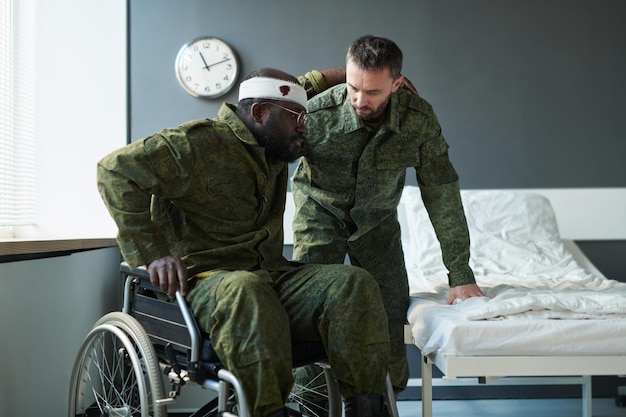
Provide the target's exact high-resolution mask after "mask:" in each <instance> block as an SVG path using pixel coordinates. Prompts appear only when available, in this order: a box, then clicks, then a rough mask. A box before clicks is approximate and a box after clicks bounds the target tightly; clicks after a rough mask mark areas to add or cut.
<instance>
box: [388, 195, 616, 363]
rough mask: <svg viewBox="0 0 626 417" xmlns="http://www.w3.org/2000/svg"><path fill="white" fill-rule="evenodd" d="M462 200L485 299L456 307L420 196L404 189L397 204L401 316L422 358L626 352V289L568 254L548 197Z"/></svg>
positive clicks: (473, 263) (577, 254) (471, 197)
mask: <svg viewBox="0 0 626 417" xmlns="http://www.w3.org/2000/svg"><path fill="white" fill-rule="evenodd" d="M462 199H463V204H464V207H465V211H466V216H467V219H468V225H469V227H470V237H471V241H472V251H471V253H472V257H471V260H470V265H471V267H472V269H473V270H474V272H475V274H476V280H477V283H478V284H479V285H480V286H481V288H482V289H483V291H484V292H485V294H486V297H483V298H476V299H471V300H466V301H464V302H463V303H460V304H458V305H455V306H448V305H446V304H445V301H446V299H447V270H446V269H445V267H444V266H443V262H442V260H441V254H440V248H439V243H438V241H437V239H436V237H435V233H434V231H433V229H432V226H431V225H430V221H429V219H428V215H427V213H426V210H425V208H424V207H423V204H422V202H421V197H420V194H419V189H417V188H416V187H407V189H405V193H404V194H403V197H402V201H401V210H400V211H399V216H400V219H401V222H402V223H403V245H404V250H405V256H406V263H407V270H408V273H409V282H410V287H411V295H412V302H411V306H410V308H409V311H408V314H407V317H408V321H409V323H410V324H411V327H412V334H413V337H414V339H415V343H416V345H417V346H418V347H419V348H420V349H421V350H422V352H423V353H424V354H427V355H428V354H431V353H433V352H438V353H444V354H453V355H457V356H510V355H525V356H528V355H531V356H538V355H553V356H563V355H571V356H583V355H584V356H587V355H602V356H604V355H626V284H625V283H621V282H618V281H614V280H609V279H607V278H606V277H604V276H602V274H600V273H599V272H598V271H597V270H596V269H595V268H589V267H587V266H588V265H589V262H588V261H587V260H586V259H585V258H584V256H583V255H582V254H581V253H580V252H579V251H576V250H575V251H571V250H570V249H569V248H570V247H572V243H570V244H569V246H567V245H566V244H565V243H564V242H563V241H562V240H561V238H560V236H559V232H558V228H557V223H556V219H555V218H554V213H553V211H552V208H551V206H550V204H549V202H548V200H547V199H545V198H544V197H542V196H540V195H538V194H530V193H529V194H526V193H521V192H519V191H510V192H509V191H463V192H462ZM403 216H405V217H404V218H403ZM407 232H408V233H407ZM574 248H575V246H574ZM583 266H584V267H583Z"/></svg>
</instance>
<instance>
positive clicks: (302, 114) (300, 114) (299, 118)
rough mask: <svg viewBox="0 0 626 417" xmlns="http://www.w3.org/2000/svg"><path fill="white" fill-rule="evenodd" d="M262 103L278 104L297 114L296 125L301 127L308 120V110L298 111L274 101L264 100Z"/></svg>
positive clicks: (279, 106)
mask: <svg viewBox="0 0 626 417" xmlns="http://www.w3.org/2000/svg"><path fill="white" fill-rule="evenodd" d="M261 104H271V105H272V106H276V107H278V108H281V109H283V110H285V111H288V112H289V113H291V114H293V115H295V116H296V117H295V119H296V127H300V126H302V125H303V124H305V123H306V120H307V115H306V110H302V111H301V112H297V111H295V110H291V109H288V108H287V107H283V106H281V105H280V104H276V103H272V102H271V101H264V102H262V103H261Z"/></svg>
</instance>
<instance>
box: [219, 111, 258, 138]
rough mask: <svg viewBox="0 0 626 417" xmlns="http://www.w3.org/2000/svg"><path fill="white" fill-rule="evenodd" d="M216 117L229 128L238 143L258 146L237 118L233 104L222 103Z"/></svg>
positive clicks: (250, 133)
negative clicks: (237, 139)
mask: <svg viewBox="0 0 626 417" xmlns="http://www.w3.org/2000/svg"><path fill="white" fill-rule="evenodd" d="M217 117H218V118H220V119H222V120H223V121H224V122H225V123H226V124H227V125H228V126H229V127H230V129H231V130H232V131H233V133H234V134H235V135H236V136H237V138H239V140H240V141H242V142H244V143H246V144H248V145H257V146H259V142H257V140H256V138H255V137H254V135H253V134H252V132H250V130H249V129H248V127H247V126H246V125H245V123H244V122H242V121H241V119H240V118H239V116H237V113H236V107H235V106H234V105H233V104H229V103H223V104H222V106H221V107H220V109H219V111H218V112H217Z"/></svg>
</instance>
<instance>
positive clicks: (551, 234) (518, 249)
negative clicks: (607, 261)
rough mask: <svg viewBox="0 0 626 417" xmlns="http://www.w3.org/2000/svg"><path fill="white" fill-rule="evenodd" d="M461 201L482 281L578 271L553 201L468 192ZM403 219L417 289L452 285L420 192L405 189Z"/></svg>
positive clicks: (536, 196) (531, 195) (472, 260)
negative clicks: (556, 215)
mask: <svg viewBox="0 0 626 417" xmlns="http://www.w3.org/2000/svg"><path fill="white" fill-rule="evenodd" d="M461 199H462V201H463V206H464V209H465V215H466V217H467V223H468V227H469V231H470V241H471V249H470V251H471V252H470V253H471V257H470V266H471V267H472V269H473V271H474V273H475V274H476V276H477V280H478V277H479V276H487V275H511V276H515V277H524V276H533V277H536V276H537V275H541V276H545V277H552V278H555V277H557V276H561V275H562V274H563V269H564V268H568V267H572V265H570V264H571V263H574V265H573V266H576V264H575V262H574V261H573V258H572V256H571V254H570V253H569V252H568V251H567V250H566V249H565V247H564V246H563V244H562V242H561V238H560V236H559V231H558V226H557V222H556V217H555V215H554V211H553V210H552V207H551V205H550V202H549V201H548V199H547V198H545V197H543V196H542V195H540V194H536V193H531V192H523V191H506V190H463V191H461ZM399 218H400V221H401V224H402V233H403V245H404V246H403V247H404V250H405V259H406V264H407V269H408V270H409V277H410V281H411V288H424V285H421V284H425V287H426V288H431V287H432V283H433V282H438V283H445V284H447V270H446V268H445V267H444V265H443V260H442V258H441V249H440V246H439V242H438V240H437V238H436V236H435V231H434V229H433V227H432V225H431V223H430V219H429V218H428V213H427V212H426V208H425V207H424V204H423V202H422V199H421V195H420V192H419V188H418V187H415V186H407V187H405V189H404V193H403V195H402V199H401V202H400V207H399ZM424 280H426V281H430V282H429V283H424V282H421V281H424Z"/></svg>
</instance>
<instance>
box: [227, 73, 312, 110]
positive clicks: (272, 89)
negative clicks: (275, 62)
mask: <svg viewBox="0 0 626 417" xmlns="http://www.w3.org/2000/svg"><path fill="white" fill-rule="evenodd" d="M244 98H267V99H270V100H283V101H292V102H294V103H298V104H299V105H301V106H302V107H306V91H305V90H304V88H303V87H302V86H301V85H300V84H296V83H294V82H291V81H285V80H279V79H277V78H269V77H254V78H249V79H247V80H245V81H243V82H242V83H241V84H240V85H239V100H243V99H244Z"/></svg>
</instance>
